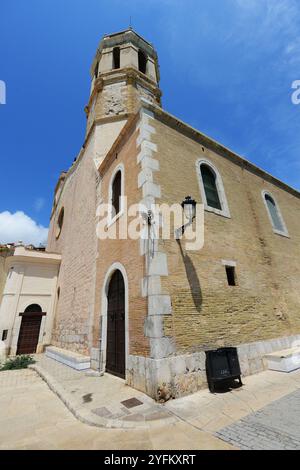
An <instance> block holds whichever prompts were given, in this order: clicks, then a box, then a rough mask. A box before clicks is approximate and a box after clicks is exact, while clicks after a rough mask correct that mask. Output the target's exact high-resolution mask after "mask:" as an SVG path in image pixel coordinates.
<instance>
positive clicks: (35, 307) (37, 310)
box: [24, 304, 42, 313]
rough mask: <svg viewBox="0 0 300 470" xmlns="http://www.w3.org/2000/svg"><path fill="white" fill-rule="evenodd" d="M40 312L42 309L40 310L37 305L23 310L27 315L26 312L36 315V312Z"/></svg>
mask: <svg viewBox="0 0 300 470" xmlns="http://www.w3.org/2000/svg"><path fill="white" fill-rule="evenodd" d="M41 311H42V309H41V307H40V305H38V304H31V305H28V307H26V308H25V310H24V312H25V313H28V312H33V313H38V312H41Z"/></svg>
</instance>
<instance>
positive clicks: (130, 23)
mask: <svg viewBox="0 0 300 470" xmlns="http://www.w3.org/2000/svg"><path fill="white" fill-rule="evenodd" d="M129 29H132V21H131V16H130V17H129Z"/></svg>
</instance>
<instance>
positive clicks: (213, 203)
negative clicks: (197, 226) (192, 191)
mask: <svg viewBox="0 0 300 470" xmlns="http://www.w3.org/2000/svg"><path fill="white" fill-rule="evenodd" d="M201 175H202V181H203V186H204V191H205V195H206V202H207V205H208V206H210V207H213V208H214V209H218V210H219V211H220V210H222V206H221V203H220V198H219V193H218V189H217V184H216V175H215V173H214V172H213V171H212V169H211V168H209V166H207V165H201Z"/></svg>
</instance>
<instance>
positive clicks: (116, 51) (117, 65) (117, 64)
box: [113, 47, 120, 69]
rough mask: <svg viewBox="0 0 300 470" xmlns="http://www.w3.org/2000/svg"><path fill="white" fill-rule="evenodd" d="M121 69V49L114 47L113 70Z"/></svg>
mask: <svg viewBox="0 0 300 470" xmlns="http://www.w3.org/2000/svg"><path fill="white" fill-rule="evenodd" d="M119 68H120V48H119V47H114V48H113V69H119Z"/></svg>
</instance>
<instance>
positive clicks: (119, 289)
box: [106, 271, 125, 378]
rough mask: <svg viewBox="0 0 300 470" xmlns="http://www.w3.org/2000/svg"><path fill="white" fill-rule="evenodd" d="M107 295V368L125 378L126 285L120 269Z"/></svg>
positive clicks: (114, 276) (115, 274)
mask: <svg viewBox="0 0 300 470" xmlns="http://www.w3.org/2000/svg"><path fill="white" fill-rule="evenodd" d="M107 297H108V298H107V300H108V308H107V350H106V370H107V372H109V373H111V374H114V375H117V376H118V377H122V378H125V286H124V279H123V276H122V273H121V272H120V271H115V273H114V274H113V275H112V278H111V280H110V283H109V288H108V296H107Z"/></svg>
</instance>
